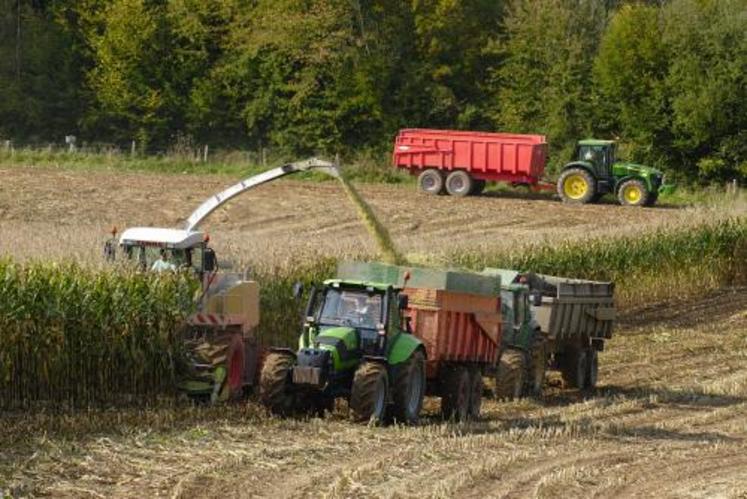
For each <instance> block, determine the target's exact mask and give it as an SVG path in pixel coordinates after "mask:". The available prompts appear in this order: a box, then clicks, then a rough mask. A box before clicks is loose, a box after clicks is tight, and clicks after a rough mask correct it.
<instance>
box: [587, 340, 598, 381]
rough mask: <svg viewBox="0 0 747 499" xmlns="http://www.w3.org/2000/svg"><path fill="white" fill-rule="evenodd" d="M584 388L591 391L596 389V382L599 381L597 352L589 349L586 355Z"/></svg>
mask: <svg viewBox="0 0 747 499" xmlns="http://www.w3.org/2000/svg"><path fill="white" fill-rule="evenodd" d="M586 363H587V370H586V388H588V389H589V390H593V389H594V388H596V387H597V380H598V379H599V352H597V351H596V350H594V349H593V348H592V349H589V351H588V352H587V354H586Z"/></svg>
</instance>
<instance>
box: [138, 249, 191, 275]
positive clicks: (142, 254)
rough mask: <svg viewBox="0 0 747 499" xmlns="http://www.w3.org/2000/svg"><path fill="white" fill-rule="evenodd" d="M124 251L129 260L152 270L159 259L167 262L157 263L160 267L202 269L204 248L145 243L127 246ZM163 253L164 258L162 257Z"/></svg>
mask: <svg viewBox="0 0 747 499" xmlns="http://www.w3.org/2000/svg"><path fill="white" fill-rule="evenodd" d="M124 253H125V255H126V257H127V259H128V260H130V261H132V262H135V263H137V264H138V265H139V266H140V268H142V269H144V270H152V269H153V268H154V264H156V262H159V260H161V261H163V262H166V263H167V264H168V265H166V264H160V263H159V264H158V265H156V266H157V267H158V268H159V269H163V268H166V267H167V266H168V267H169V268H171V267H173V269H174V270H184V269H192V270H194V271H195V272H201V271H202V248H187V249H172V248H161V247H158V246H150V245H144V244H136V245H131V246H126V247H125V248H124ZM162 255H163V257H164V258H163V259H162Z"/></svg>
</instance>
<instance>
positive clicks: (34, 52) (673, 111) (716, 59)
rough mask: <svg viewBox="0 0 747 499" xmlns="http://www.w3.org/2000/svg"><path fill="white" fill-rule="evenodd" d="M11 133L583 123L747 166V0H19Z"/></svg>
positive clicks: (698, 171)
mask: <svg viewBox="0 0 747 499" xmlns="http://www.w3.org/2000/svg"><path fill="white" fill-rule="evenodd" d="M0 6H1V7H2V8H1V9H0V138H8V139H13V140H19V141H23V140H30V141H34V140H36V141H44V140H48V141H59V140H61V137H63V136H64V135H67V134H75V135H78V136H79V137H80V138H81V139H84V140H88V141H103V142H112V143H122V142H124V141H127V142H129V141H130V140H133V139H135V140H137V141H138V143H139V144H141V145H142V146H143V147H146V148H157V147H162V146H164V145H165V144H169V143H173V142H174V141H175V140H176V137H177V136H179V137H190V138H193V139H194V140H195V141H198V142H201V143H210V144H211V145H215V146H219V147H225V148H238V147H240V148H262V147H272V148H276V149H278V150H282V151H285V152H287V153H288V154H304V153H309V152H323V153H328V154H331V153H341V154H344V155H345V154H347V155H351V154H357V153H360V152H361V151H373V152H383V151H386V150H388V149H389V148H390V147H391V142H392V137H393V136H394V134H396V132H397V130H398V129H400V128H404V127H436V128H438V127H443V128H456V129H474V130H495V131H509V132H517V133H541V134H546V135H547V136H548V141H549V142H550V144H551V155H552V156H551V157H552V158H553V165H557V164H560V163H563V162H565V161H567V160H568V159H569V157H570V155H571V154H572V151H573V145H574V142H575V141H576V140H578V139H580V138H585V137H590V136H594V137H598V138H615V139H617V140H619V141H620V144H621V147H620V149H621V151H622V152H623V153H624V155H625V156H626V157H627V158H628V159H631V160H634V161H639V162H642V163H644V164H650V165H653V166H659V167H662V168H664V169H665V170H667V172H669V173H672V174H674V175H675V176H677V177H679V178H680V179H687V180H692V181H723V180H728V179H732V178H737V179H741V180H747V81H746V76H745V75H747V0H668V1H665V0H659V1H649V2H646V1H635V2H631V1H622V0H76V1H72V0H0Z"/></svg>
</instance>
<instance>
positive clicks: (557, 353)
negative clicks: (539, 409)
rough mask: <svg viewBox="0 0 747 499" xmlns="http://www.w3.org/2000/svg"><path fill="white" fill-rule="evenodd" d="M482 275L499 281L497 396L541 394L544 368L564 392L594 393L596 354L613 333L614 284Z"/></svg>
mask: <svg viewBox="0 0 747 499" xmlns="http://www.w3.org/2000/svg"><path fill="white" fill-rule="evenodd" d="M484 273H486V274H488V275H499V276H501V278H502V281H503V287H502V291H501V294H502V304H503V320H504V325H503V331H504V333H503V342H502V348H501V355H500V359H499V365H498V370H497V371H498V374H497V378H496V389H497V392H498V393H497V394H498V396H499V397H501V398H517V397H520V396H524V395H539V394H541V392H542V387H543V385H544V381H545V374H546V370H547V369H548V368H550V369H557V370H559V371H560V372H561V374H562V377H563V380H564V383H565V385H566V386H568V387H572V388H578V389H592V388H594V387H595V386H596V383H597V376H598V352H599V351H601V350H603V349H604V345H605V342H606V341H607V340H608V339H610V338H611V337H612V332H613V328H614V322H615V302H614V290H615V286H614V283H610V282H597V281H588V280H581V279H570V278H565V277H554V276H548V275H542V274H535V273H532V272H517V271H514V270H505V269H485V271H484Z"/></svg>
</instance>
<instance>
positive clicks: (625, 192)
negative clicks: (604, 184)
mask: <svg viewBox="0 0 747 499" xmlns="http://www.w3.org/2000/svg"><path fill="white" fill-rule="evenodd" d="M649 196H650V194H649V192H648V189H646V186H645V184H644V183H643V182H641V181H640V180H635V179H632V180H626V181H625V182H623V183H622V185H621V186H620V187H619V188H618V189H617V200H618V201H619V202H620V204H621V205H623V206H646V205H648V203H649Z"/></svg>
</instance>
